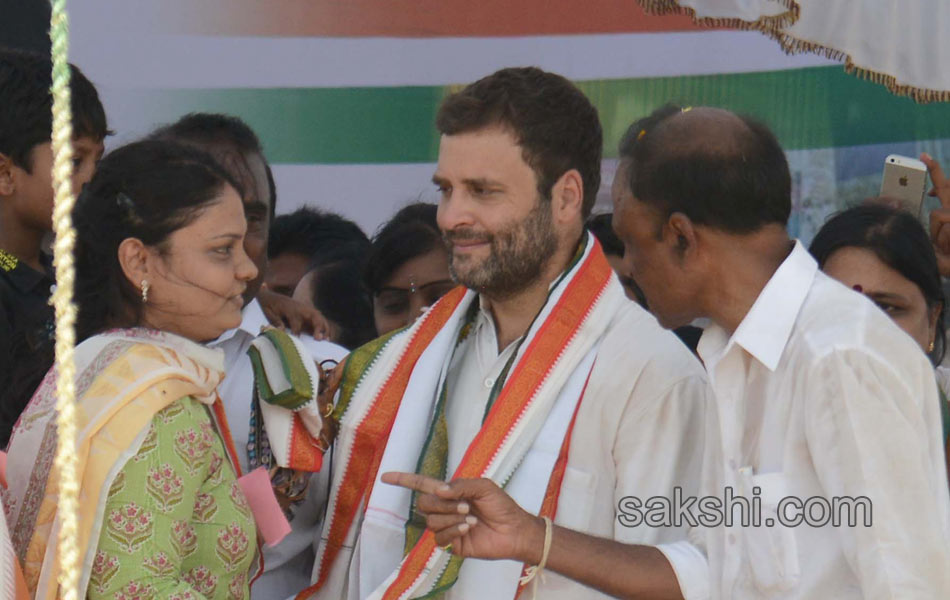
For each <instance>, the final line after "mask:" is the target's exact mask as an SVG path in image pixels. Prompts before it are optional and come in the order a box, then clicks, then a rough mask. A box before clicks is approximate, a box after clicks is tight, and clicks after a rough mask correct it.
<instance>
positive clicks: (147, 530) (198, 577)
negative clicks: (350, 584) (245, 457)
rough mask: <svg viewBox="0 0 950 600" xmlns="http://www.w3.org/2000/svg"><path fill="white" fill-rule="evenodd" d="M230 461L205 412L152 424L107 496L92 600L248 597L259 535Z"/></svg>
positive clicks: (171, 415)
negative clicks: (133, 592)
mask: <svg viewBox="0 0 950 600" xmlns="http://www.w3.org/2000/svg"><path fill="white" fill-rule="evenodd" d="M226 457H227V451H226V449H225V447H224V444H223V443H222V440H221V437H220V436H219V435H217V434H216V433H215V428H214V425H213V423H212V420H211V418H210V416H209V415H208V410H207V408H206V407H205V406H204V405H203V404H201V403H200V402H198V401H196V400H194V399H192V398H183V399H181V400H178V401H176V402H175V403H173V404H171V405H170V406H168V407H167V408H165V409H163V410H161V411H160V412H159V413H158V414H157V415H156V416H155V418H153V419H152V423H151V425H150V426H149V431H148V433H147V435H146V437H145V439H144V441H143V442H142V446H141V448H140V449H139V451H138V454H136V455H135V457H134V458H132V460H130V461H128V462H127V463H126V464H125V467H123V469H122V470H121V471H120V472H119V474H118V475H117V476H116V479H115V481H114V482H113V484H112V487H111V489H110V490H109V496H108V499H107V500H106V508H105V519H104V522H103V528H102V533H101V534H100V536H99V549H98V551H97V552H96V557H95V563H94V564H93V568H92V574H91V577H90V581H89V589H88V592H87V594H88V598H90V599H97V598H103V599H105V598H108V599H110V600H111V599H112V598H115V597H116V595H117V594H118V593H120V592H123V591H124V590H128V587H129V585H130V584H135V585H138V586H149V587H151V588H152V589H153V590H154V593H155V594H156V595H157V596H158V597H162V598H164V597H168V598H183V599H184V598H188V597H189V596H188V593H191V594H192V596H191V597H194V598H208V599H209V600H210V599H212V598H214V599H216V600H217V599H220V600H231V599H239V598H245V597H246V593H247V592H246V590H247V583H248V582H247V573H248V569H249V568H250V566H251V560H252V558H253V556H254V550H255V544H256V537H255V536H256V534H255V528H254V522H253V521H252V519H251V513H250V508H249V507H248V504H247V500H246V499H245V498H244V494H243V493H242V492H241V489H240V487H239V486H238V483H237V480H236V479H235V474H234V469H233V468H232V467H231V465H230V462H229V461H228V459H227V458H226ZM143 490H144V493H143ZM130 525H131V527H130ZM143 568H144V570H145V572H146V573H147V574H148V576H147V577H144V578H143V576H142V575H143V572H142V570H143ZM195 593H197V594H200V596H196V595H195ZM130 597H134V596H130Z"/></svg>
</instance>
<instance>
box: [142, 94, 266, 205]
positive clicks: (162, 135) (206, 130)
mask: <svg viewBox="0 0 950 600" xmlns="http://www.w3.org/2000/svg"><path fill="white" fill-rule="evenodd" d="M149 138H150V139H167V140H174V141H177V142H180V143H184V144H189V145H194V146H197V147H199V148H201V149H202V150H204V151H206V152H210V153H211V155H212V156H213V157H214V158H216V159H217V160H218V162H219V163H222V166H223V167H224V168H225V169H227V170H228V172H230V173H231V177H232V179H244V177H246V176H247V173H248V172H249V171H250V167H249V166H248V165H247V164H246V162H245V161H246V159H245V158H244V157H245V156H247V155H249V154H257V155H259V156H260V157H261V160H263V161H264V168H265V171H266V173H267V189H268V192H269V193H270V220H271V221H273V220H274V218H275V215H276V212H277V188H276V185H275V183H274V174H273V172H272V171H271V168H270V165H269V164H268V163H267V160H266V159H265V158H264V149H263V147H262V146H261V140H260V138H258V137H257V134H256V133H254V130H253V129H251V127H250V126H249V125H248V124H247V123H245V122H244V121H243V120H242V119H240V118H238V117H235V116H234V115H226V114H221V113H202V112H196V113H189V114H187V115H185V116H183V117H182V118H180V119H178V120H177V121H175V122H174V123H172V124H170V125H165V126H163V127H160V128H158V129H156V130H155V131H153V132H152V133H151V134H150V135H149ZM218 146H223V147H226V148H228V149H229V150H231V151H232V152H235V153H237V154H238V155H239V157H240V160H241V161H242V162H243V164H237V165H230V164H227V163H228V162H229V161H231V160H234V157H221V156H218V155H217V152H216V148H217V147H218ZM225 159H227V160H225Z"/></svg>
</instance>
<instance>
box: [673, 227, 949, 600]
mask: <svg viewBox="0 0 950 600" xmlns="http://www.w3.org/2000/svg"><path fill="white" fill-rule="evenodd" d="M699 354H700V356H701V357H702V358H703V361H704V363H705V365H706V368H707V372H708V376H709V383H710V386H711V388H712V391H713V395H714V404H715V407H714V408H711V409H710V410H709V411H708V412H707V417H708V418H707V430H706V444H707V449H706V455H705V459H704V466H703V493H704V494H708V495H714V496H718V497H720V498H721V497H722V496H723V495H724V488H725V487H726V486H730V487H731V488H732V489H733V490H734V493H735V494H736V495H746V496H748V497H751V496H753V493H754V492H753V493H750V492H749V490H753V488H759V491H760V497H761V499H762V517H763V519H765V518H768V517H769V516H770V515H771V517H773V518H774V517H775V515H776V512H775V511H776V505H777V503H778V501H779V500H780V499H782V498H784V497H787V496H795V497H798V498H800V499H801V500H802V501H805V500H808V499H809V498H813V497H823V498H826V499H831V498H833V497H839V498H841V497H853V498H858V497H862V496H863V497H867V498H868V499H870V502H871V506H872V525H871V526H870V527H868V526H865V525H864V523H863V522H859V523H858V524H857V526H855V527H849V526H847V525H846V524H845V525H844V526H840V527H833V526H830V525H826V526H823V527H812V526H809V525H807V524H802V525H800V526H798V527H783V526H781V525H775V526H773V527H767V526H759V527H742V526H740V524H739V523H738V522H737V523H734V524H733V526H732V527H725V526H717V527H708V528H694V529H693V530H691V531H690V540H691V541H692V543H690V542H679V543H675V544H668V545H661V546H660V549H661V551H663V552H664V554H665V555H666V556H667V558H668V559H669V560H670V562H671V563H672V565H673V568H674V570H675V572H676V576H677V578H678V580H679V583H680V588H681V591H682V593H683V595H684V597H685V598H686V599H687V600H699V599H704V598H716V599H736V600H744V599H751V598H770V599H773V598H774V599H806V598H808V599H811V598H822V599H824V598H835V599H850V598H855V599H856V598H902V599H903V598H950V498H948V494H947V479H946V477H947V476H946V471H945V467H944V459H943V453H942V441H941V434H940V412H939V410H940V409H939V404H938V398H937V389H936V385H935V382H934V372H933V367H932V366H931V364H930V363H929V361H928V360H927V358H926V356H924V354H923V352H921V351H920V348H919V347H918V346H917V344H916V343H915V342H914V341H913V340H912V339H911V338H910V337H909V336H908V335H907V334H905V333H904V332H903V331H901V330H900V329H899V328H898V327H897V326H896V325H895V324H894V323H893V322H892V321H891V319H890V318H888V316H887V315H885V314H884V313H883V312H882V311H880V310H879V309H878V308H877V307H876V306H875V305H874V304H873V303H872V302H871V301H870V300H868V299H867V298H866V297H865V296H863V295H861V294H858V293H855V292H853V291H851V290H849V289H847V288H846V287H845V286H843V285H841V284H840V283H838V282H836V281H834V280H832V279H830V278H829V277H827V276H825V275H824V274H823V273H821V272H819V271H818V267H817V265H816V263H815V261H814V260H813V259H812V258H811V256H810V255H809V254H808V252H807V251H806V250H805V248H804V247H803V246H802V245H801V244H800V243H796V244H795V247H794V249H793V251H792V252H791V254H790V255H789V256H788V258H787V259H786V260H785V261H784V262H783V263H782V265H781V266H780V267H779V269H778V270H777V271H776V272H775V274H774V275H773V277H772V278H771V279H770V280H769V282H768V284H767V285H766V286H765V288H764V289H763V290H762V292H761V294H760V295H759V297H758V299H757V300H756V302H755V304H754V305H753V306H752V308H751V309H750V310H749V312H748V314H747V315H746V316H745V318H744V319H743V321H742V323H741V324H740V325H739V327H738V328H737V329H736V331H735V333H734V334H733V335H732V336H731V337H730V336H729V335H728V334H727V333H726V332H725V331H724V330H723V329H722V328H721V327H718V326H716V325H712V326H710V327H709V328H708V329H706V332H705V333H704V335H703V337H702V339H701V340H700V343H699ZM736 514H737V515H738V513H736ZM785 514H786V516H787V517H794V516H795V515H796V513H795V511H794V509H793V510H791V511H789V510H786V513H785ZM814 516H815V518H820V516H821V513H820V507H819V510H816V511H815V513H814ZM859 521H863V519H859Z"/></svg>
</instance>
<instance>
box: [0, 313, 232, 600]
mask: <svg viewBox="0 0 950 600" xmlns="http://www.w3.org/2000/svg"><path fill="white" fill-rule="evenodd" d="M76 351H77V373H78V374H79V376H78V378H77V388H78V389H77V392H78V397H79V402H78V410H77V430H78V433H77V440H76V454H77V459H78V477H79V482H80V489H79V499H80V502H79V531H78V540H77V541H78V547H79V548H80V549H81V552H82V555H81V556H80V561H79V562H80V567H81V575H80V583H79V590H80V593H81V595H83V596H84V595H85V590H86V586H87V585H88V582H89V575H90V570H91V567H92V562H93V558H94V556H95V551H96V543H95V540H97V539H98V536H99V532H100V529H101V525H102V519H103V510H104V506H105V500H106V498H107V497H108V494H109V488H110V486H111V485H112V482H113V480H114V479H115V476H116V474H117V473H118V472H119V471H120V470H121V469H122V467H123V466H124V465H125V463H126V462H127V461H128V460H129V459H130V458H131V457H132V456H134V455H135V454H136V452H137V451H138V448H139V446H140V445H141V442H142V440H143V438H144V437H145V434H146V433H147V431H148V425H149V423H150V422H151V420H152V418H153V417H154V416H155V414H156V413H158V412H159V411H160V410H162V409H163V408H165V407H166V406H168V405H170V404H171V403H173V402H175V401H177V400H179V399H181V398H183V397H187V396H190V397H193V398H195V399H197V400H199V401H201V402H203V403H205V404H209V405H210V404H212V403H213V402H214V401H215V399H216V398H217V395H216V392H215V388H216V387H217V385H218V384H219V383H220V382H221V380H222V379H223V377H224V370H223V364H224V360H223V353H222V352H221V351H219V350H211V349H208V348H205V347H203V346H200V345H198V344H196V343H194V342H191V341H189V340H186V339H184V338H180V337H178V336H175V335H172V334H168V333H163V332H156V331H147V330H144V329H130V330H120V331H113V332H108V333H105V334H101V335H97V336H94V337H92V338H90V339H88V340H86V341H84V342H83V343H82V344H80V345H79V346H78V347H77V349H76ZM55 451H56V424H55V374H54V373H53V372H51V373H50V374H49V375H48V376H47V377H46V379H45V380H44V382H43V384H42V385H41V386H40V388H39V390H37V393H36V394H35V395H34V397H33V399H32V401H31V402H30V404H29V406H28V407H27V409H26V410H25V411H24V413H23V415H22V416H21V417H20V420H19V421H18V422H17V425H16V427H15V428H14V431H13V435H12V437H11V440H10V446H9V467H8V483H9V489H8V490H7V493H6V494H5V496H4V508H5V510H6V513H7V518H8V523H9V525H10V530H11V538H12V542H13V545H14V549H15V551H16V553H17V555H18V556H19V558H20V560H21V561H22V564H23V570H24V575H25V577H26V581H27V585H28V587H29V589H30V592H31V593H32V594H33V595H34V597H35V598H37V599H43V600H52V599H54V598H56V596H57V583H56V581H57V576H58V574H59V564H58V561H57V545H58V544H57V540H58V531H59V527H60V523H59V515H58V514H57V504H58V503H57V499H58V495H59V492H60V487H59V481H60V478H59V475H58V472H57V470H56V469H55V467H54V465H53V456H54V454H55Z"/></svg>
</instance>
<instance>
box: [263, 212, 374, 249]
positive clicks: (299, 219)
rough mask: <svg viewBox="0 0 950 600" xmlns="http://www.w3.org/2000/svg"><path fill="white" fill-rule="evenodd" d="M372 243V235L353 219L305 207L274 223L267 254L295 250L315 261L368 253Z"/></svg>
mask: <svg viewBox="0 0 950 600" xmlns="http://www.w3.org/2000/svg"><path fill="white" fill-rule="evenodd" d="M369 245H370V242H369V238H368V237H366V234H365V233H363V230H362V229H360V227H359V225H357V224H356V223H354V222H353V221H350V220H349V219H347V218H345V217H342V216H340V215H338V214H335V213H330V212H324V211H322V210H317V209H315V208H311V207H309V206H303V207H301V208H298V209H297V210H295V211H294V212H292V213H290V214H286V215H280V216H279V217H277V218H276V219H274V221H273V223H271V226H270V237H269V239H268V242H267V256H268V257H269V258H275V257H277V256H280V255H281V254H285V253H288V252H292V253H295V254H300V255H301V256H305V257H307V259H308V260H310V261H314V260H318V259H320V258H321V257H325V256H328V255H331V254H332V255H339V254H346V253H349V252H356V253H362V254H365V253H366V251H367V250H368V249H369Z"/></svg>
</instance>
